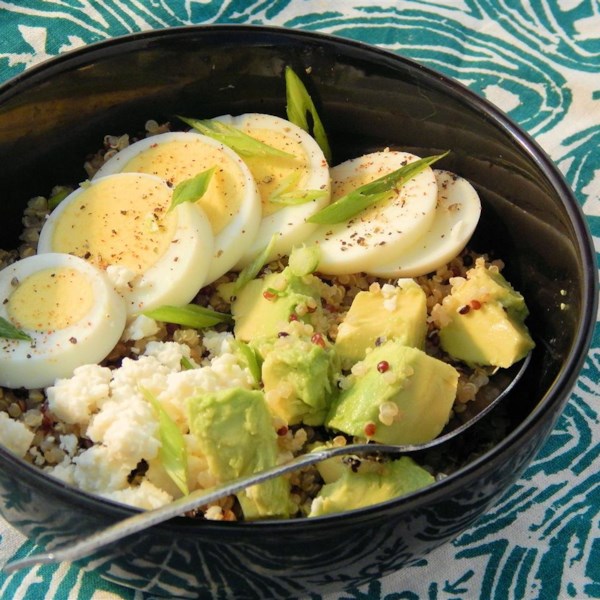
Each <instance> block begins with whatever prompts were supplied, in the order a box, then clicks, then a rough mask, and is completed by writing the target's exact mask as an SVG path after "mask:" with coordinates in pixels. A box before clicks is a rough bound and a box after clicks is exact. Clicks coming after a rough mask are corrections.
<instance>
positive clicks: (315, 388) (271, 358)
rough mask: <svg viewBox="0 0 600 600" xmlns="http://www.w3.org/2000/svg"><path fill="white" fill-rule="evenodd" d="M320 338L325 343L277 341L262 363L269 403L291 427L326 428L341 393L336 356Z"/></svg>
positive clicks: (289, 338) (295, 339) (296, 339)
mask: <svg viewBox="0 0 600 600" xmlns="http://www.w3.org/2000/svg"><path fill="white" fill-rule="evenodd" d="M319 339H320V341H321V344H317V343H314V342H312V341H311V340H310V339H303V338H299V337H297V336H295V335H288V336H285V337H281V338H277V339H276V340H275V341H274V342H273V343H272V345H271V346H270V348H269V351H268V353H267V354H266V358H265V360H264V362H263V364H262V381H263V385H264V391H265V397H266V399H267V403H268V405H269V407H270V409H271V411H272V412H273V413H274V414H276V415H278V416H280V417H281V418H283V419H284V420H285V421H286V422H287V424H288V425H296V424H298V423H304V424H306V425H322V424H323V422H324V421H325V417H326V416H327V412H328V410H329V405H330V404H331V399H332V397H333V395H334V393H335V392H336V391H337V387H336V385H335V379H334V378H335V373H336V368H335V364H336V360H335V355H333V354H332V352H331V350H330V346H328V345H326V342H325V340H324V339H323V338H319ZM263 350H264V346H263Z"/></svg>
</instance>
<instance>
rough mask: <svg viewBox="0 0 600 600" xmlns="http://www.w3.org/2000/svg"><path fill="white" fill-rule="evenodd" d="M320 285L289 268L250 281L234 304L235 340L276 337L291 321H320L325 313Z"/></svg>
mask: <svg viewBox="0 0 600 600" xmlns="http://www.w3.org/2000/svg"><path fill="white" fill-rule="evenodd" d="M317 283H318V280H317V278H316V277H315V276H314V275H304V276H302V277H298V276H297V275H294V274H293V273H292V272H291V270H290V269H289V268H286V269H284V270H283V271H282V272H281V273H270V274H268V275H266V276H265V277H263V278H260V279H252V280H251V281H249V282H248V283H247V284H246V285H245V286H244V287H243V288H242V289H241V290H239V292H237V296H236V298H235V300H234V301H233V302H232V304H231V313H232V314H233V318H234V320H235V326H234V333H235V337H236V339H238V340H242V341H245V342H249V341H251V340H254V339H257V338H268V337H274V336H276V335H277V334H278V333H279V332H280V331H281V330H282V329H283V328H284V327H285V326H286V325H287V324H288V323H289V321H290V319H291V318H298V319H300V320H302V321H305V322H307V323H310V322H312V321H313V320H315V319H317V318H318V315H320V313H321V310H322V309H321V297H320V294H319V291H318V286H317ZM225 293H226V292H225Z"/></svg>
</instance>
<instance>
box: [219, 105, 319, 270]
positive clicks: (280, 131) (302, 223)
mask: <svg viewBox="0 0 600 600" xmlns="http://www.w3.org/2000/svg"><path fill="white" fill-rule="evenodd" d="M213 120H214V121H221V122H222V123H225V124H226V125H230V126H232V127H235V128H237V129H239V130H241V131H243V132H244V133H246V134H247V135H249V136H251V137H254V138H255V139H257V140H259V141H261V142H263V143H265V144H267V145H269V146H272V147H274V148H276V149H278V150H282V151H283V152H287V153H289V154H292V155H293V156H294V157H295V158H292V159H289V158H282V159H267V161H266V162H265V161H264V159H259V158H256V159H252V160H248V159H246V161H247V164H248V166H249V168H250V171H251V172H252V173H253V175H254V177H255V180H256V183H257V186H258V190H259V193H260V196H261V202H262V206H263V214H262V220H261V222H260V227H259V229H258V233H257V235H256V237H255V240H254V241H253V243H252V244H251V245H250V246H249V248H248V249H247V250H246V251H245V252H244V253H243V255H242V257H241V259H240V260H239V261H238V263H237V265H236V268H241V267H244V266H245V265H247V264H248V263H249V262H250V261H251V260H252V259H253V258H255V257H256V255H257V254H259V253H260V252H261V251H262V250H263V249H264V248H265V246H266V245H267V244H268V243H269V242H270V241H271V239H272V238H273V236H275V239H274V243H273V246H272V251H271V254H270V255H269V256H268V257H267V262H269V261H272V260H275V259H276V258H280V257H282V256H287V255H289V254H290V252H291V250H292V248H293V247H294V246H297V245H300V244H302V242H303V241H304V240H305V239H306V237H307V236H308V235H310V234H311V233H312V232H313V231H314V230H315V229H316V225H314V224H312V223H307V222H306V219H308V218H309V217H310V216H312V215H313V214H314V213H316V212H317V211H318V210H320V209H321V208H323V207H324V206H326V205H327V204H328V203H329V200H330V193H331V185H330V177H329V165H328V163H327V159H326V158H325V156H324V154H323V151H322V150H321V148H320V147H319V144H317V142H316V141H315V140H314V139H313V138H312V137H311V136H310V135H309V134H308V133H307V132H306V131H304V130H303V129H301V128H300V127H298V126H297V125H295V124H294V123H291V122H290V121H287V120H286V119H282V118H281V117H276V116H274V115H268V114H263V113H246V114H242V115H238V116H231V115H223V116H220V117H216V118H215V119H213ZM268 161H273V163H272V164H274V165H276V166H277V167H278V168H282V169H283V170H285V171H287V172H294V170H299V171H304V174H303V175H302V176H301V178H300V179H299V181H298V183H297V189H298V190H322V191H323V192H325V193H324V194H323V197H321V198H316V199H314V200H310V201H308V202H305V203H303V204H296V205H281V206H280V207H278V208H277V210H275V212H269V214H267V211H265V210H264V209H265V206H266V205H270V208H271V209H273V208H274V205H272V204H271V203H269V200H268V199H269V194H270V191H271V190H273V189H274V188H276V187H277V186H278V185H280V184H281V183H282V180H281V177H280V174H279V173H277V169H273V170H271V171H269V170H268V169H267V170H266V172H268V176H267V177H265V169H264V167H265V165H269V162H268ZM259 171H260V173H261V174H260V175H258V172H259Z"/></svg>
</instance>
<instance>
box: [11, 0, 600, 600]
mask: <svg viewBox="0 0 600 600" xmlns="http://www.w3.org/2000/svg"><path fill="white" fill-rule="evenodd" d="M203 23H249V24H268V25H277V26H285V27H293V28H296V29H306V30H311V31H319V32H324V33H330V34H335V35H337V36H342V37H347V38H352V39H355V40H360V41H363V42H368V43H371V44H376V45H378V46H380V47H382V48H385V49H387V50H390V51H392V52H397V53H399V54H402V55H404V56H406V57H409V58H412V59H415V60H417V61H420V62H422V63H424V64H426V65H428V66H430V67H432V68H434V69H437V70H439V71H441V72H443V73H445V74H447V75H450V76H451V77H454V78H456V79H458V80H460V81H461V82H463V83H465V84H466V85H467V86H469V87H470V88H471V89H472V90H474V91H475V92H477V93H478V94H480V95H481V96H484V97H485V98H487V99H488V100H490V101H491V102H493V103H494V104H496V105H497V106H499V107H500V108H501V109H502V110H504V111H505V112H506V113H508V115H509V116H510V117H511V118H512V119H513V120H514V121H515V122H517V123H518V124H520V125H521V126H522V127H523V128H524V129H525V130H526V131H528V132H529V133H531V134H532V135H533V136H534V137H535V138H536V139H537V141H538V142H539V143H540V144H541V146H542V147H543V148H544V149H545V150H546V152H547V153H548V154H549V155H550V156H551V157H552V158H553V159H554V161H555V162H556V163H557V164H558V166H559V167H560V169H561V170H562V172H563V173H564V175H565V176H566V179H567V181H568V182H569V184H570V185H571V186H572V188H573V190H574V191H575V194H576V196H577V199H578V200H579V202H580V204H581V206H582V208H583V211H584V213H585V215H586V217H587V220H588V223H589V225H590V228H591V230H592V233H593V235H594V240H595V243H596V248H597V249H599V250H600V2H599V0H531V1H525V0H427V1H423V0H415V1H395V2H394V1H391V0H378V1H377V2H374V1H373V0H148V1H145V0H6V1H0V82H3V81H5V80H7V79H9V78H10V77H13V76H15V75H18V74H19V73H21V72H23V71H24V70H25V69H27V68H28V67H31V66H32V65H35V64H37V63H40V62H42V61H44V60H47V59H48V58H50V57H52V56H55V55H57V54H60V53H62V52H67V51H69V50H71V49H74V48H77V47H80V46H82V45H84V44H89V43H91V42H96V41H100V40H105V39H107V38H111V37H114V36H119V35H123V34H127V33H130V32H136V31H141V30H148V29H157V28H163V27H170V26H181V25H188V24H203ZM599 454H600V329H598V328H597V329H596V332H595V336H594V342H593V347H592V350H591V352H590V353H589V356H588V358H587V360H586V363H585V367H584V369H583V372H582V374H581V376H580V377H579V380H578V383H577V386H576V388H575V390H574V392H573V394H572V396H571V399H570V402H569V404H568V406H567V408H566V410H565V412H564V414H563V415H562V417H561V418H560V420H559V422H558V424H557V426H556V429H555V431H554V432H553V434H552V436H551V438H550V440H549V441H548V443H547V444H546V445H545V447H544V448H543V450H542V451H541V452H540V454H539V456H538V457H537V459H536V460H535V462H534V463H533V464H532V465H531V466H530V468H529V469H528V470H527V471H526V473H525V474H524V475H523V477H522V478H521V479H520V480H519V481H518V482H517V484H516V485H514V486H513V488H512V489H511V490H510V491H509V492H508V493H507V494H506V495H505V496H504V498H502V499H501V501H500V502H499V503H498V504H497V506H496V507H495V508H494V509H492V510H491V511H490V512H489V513H488V514H487V515H485V516H484V517H482V518H481V519H480V521H479V522H478V523H477V524H476V525H475V526H474V527H472V528H471V529H469V530H468V531H466V532H465V533H463V534H462V535H460V536H459V537H458V538H457V539H456V540H455V541H454V542H453V543H451V544H447V545H446V546H445V547H442V548H440V549H438V550H437V551H436V552H434V553H433V554H431V555H430V556H428V557H427V558H426V559H423V560H422V561H421V562H420V564H418V565H416V566H414V567H411V568H410V569H409V570H408V572H407V571H406V570H405V571H404V572H403V577H402V578H400V576H390V577H387V578H385V579H383V580H374V581H372V582H371V583H370V584H369V585H368V586H366V587H364V588H361V589H355V590H352V591H350V592H345V593H341V594H333V595H332V594H330V595H327V596H325V597H323V596H321V595H320V594H319V592H318V590H315V592H314V594H312V595H311V598H312V599H313V600H320V599H321V598H325V599H326V600H333V599H334V598H335V599H336V600H337V599H340V600H341V599H342V598H343V599H344V600H359V599H360V600H451V599H452V600H457V599H475V598H481V599H493V600H500V599H511V600H513V599H514V600H517V599H520V598H526V599H540V600H559V599H560V600H562V599H576V600H583V599H585V598H600V526H599V525H600V523H599V521H600V476H599V475H598V471H599V466H600V459H599V458H598V456H599ZM31 551H32V545H31V544H30V543H29V542H27V541H26V540H25V539H23V537H22V536H20V534H18V533H17V532H16V531H15V530H13V529H12V528H11V527H10V526H9V525H8V524H7V523H5V522H2V521H0V562H2V563H4V561H6V560H8V559H10V558H13V557H17V556H23V555H25V554H28V553H29V552H31ZM0 598H1V599H6V600H8V599H27V600H38V599H40V600H41V599H47V600H66V599H69V600H83V599H86V600H87V599H92V598H93V599H96V600H99V599H102V600H120V599H123V600H124V599H127V600H133V599H135V600H142V598H143V596H142V594H141V593H135V592H133V591H131V590H126V589H122V588H117V587H116V586H114V585H112V584H110V583H108V582H105V581H103V580H102V579H100V578H99V577H98V576H96V575H94V574H93V573H83V572H81V571H79V570H78V569H76V568H75V567H71V566H68V565H60V566H44V567H39V568H33V569H31V570H29V571H25V572H19V573H17V574H14V575H12V576H10V577H5V576H4V575H0Z"/></svg>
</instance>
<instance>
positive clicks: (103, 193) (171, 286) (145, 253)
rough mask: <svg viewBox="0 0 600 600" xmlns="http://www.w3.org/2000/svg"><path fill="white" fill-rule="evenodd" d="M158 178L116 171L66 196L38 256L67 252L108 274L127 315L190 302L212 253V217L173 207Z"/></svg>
mask: <svg viewBox="0 0 600 600" xmlns="http://www.w3.org/2000/svg"><path fill="white" fill-rule="evenodd" d="M172 195H173V190H172V189H171V188H170V187H169V186H168V185H167V184H166V183H165V181H164V180H163V179H161V178H160V177H156V176H155V175H147V174H143V173H117V174H115V175H107V176H106V177H101V178H99V179H94V180H93V181H92V182H91V183H90V184H87V185H84V186H82V187H80V188H79V189H77V190H76V191H74V192H73V193H72V194H70V195H69V196H67V197H66V198H65V199H64V200H63V201H62V202H61V203H60V204H59V205H58V207H57V208H56V209H55V210H54V211H53V212H52V213H51V214H50V216H49V218H48V220H47V221H46V223H45V224H44V226H43V228H42V231H41V233H40V240H39V243H38V252H39V253H44V252H64V253H68V254H74V255H76V256H79V257H81V258H84V259H86V260H87V261H89V262H91V263H92V264H94V265H95V266H97V267H99V268H101V269H103V270H107V271H108V272H109V274H110V275H111V278H112V279H113V280H114V281H115V285H117V287H118V289H119V291H120V292H121V293H122V294H123V296H124V297H125V299H126V301H127V310H128V313H129V314H136V313H139V312H141V311H143V310H149V309H152V308H156V307H158V306H161V305H163V304H174V305H183V304H187V303H188V302H190V301H191V300H192V299H193V298H194V296H195V295H196V294H197V293H198V291H199V290H200V288H201V287H202V286H203V284H204V282H205V280H206V276H207V273H208V269H209V267H210V265H211V260H212V256H213V236H212V231H211V227H210V223H209V222H208V219H207V218H206V216H205V215H204V213H203V212H202V210H200V209H198V207H197V206H195V205H193V204H180V205H179V206H177V207H176V208H175V209H173V210H171V211H170V210H169V207H170V204H171V199H172Z"/></svg>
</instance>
